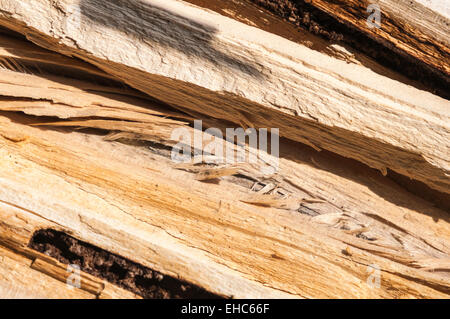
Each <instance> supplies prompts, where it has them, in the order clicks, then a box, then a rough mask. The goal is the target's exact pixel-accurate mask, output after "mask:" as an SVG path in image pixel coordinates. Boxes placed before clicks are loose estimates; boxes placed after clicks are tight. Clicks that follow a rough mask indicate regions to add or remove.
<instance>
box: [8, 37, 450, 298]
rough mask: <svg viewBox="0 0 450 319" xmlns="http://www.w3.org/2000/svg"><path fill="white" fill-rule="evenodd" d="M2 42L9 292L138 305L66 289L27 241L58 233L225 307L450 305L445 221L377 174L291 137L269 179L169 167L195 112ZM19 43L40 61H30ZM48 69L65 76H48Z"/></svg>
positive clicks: (106, 293)
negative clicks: (236, 300) (179, 131)
mask: <svg viewBox="0 0 450 319" xmlns="http://www.w3.org/2000/svg"><path fill="white" fill-rule="evenodd" d="M0 41H1V42H2V43H4V46H3V50H1V51H0V52H11V51H14V50H16V52H17V53H16V55H15V58H14V59H11V57H9V58H7V54H6V53H3V57H2V58H3V60H2V61H3V65H4V67H7V66H9V67H10V69H9V70H8V69H5V70H2V71H1V79H2V81H1V85H0V95H1V96H2V98H1V103H0V109H1V110H2V111H1V114H0V145H1V147H0V157H1V161H0V162H1V163H2V165H0V183H1V187H0V216H1V217H0V219H1V223H0V253H1V257H0V278H1V280H0V292H1V293H2V295H3V296H13V297H14V296H15V297H24V296H25V297H58V296H59V297H76V298H95V297H97V298H107V297H114V298H124V297H133V295H132V294H130V293H129V292H126V291H123V290H121V289H119V288H117V287H115V286H113V285H111V284H109V283H108V282H105V281H100V280H99V279H98V278H92V277H91V276H89V275H87V274H84V273H83V277H82V278H83V284H82V286H81V288H80V289H76V290H68V289H67V287H66V286H65V285H64V284H62V283H64V282H65V281H66V275H67V274H65V272H64V271H63V270H64V267H65V265H61V264H59V263H57V262H56V261H55V260H54V259H52V258H50V257H48V256H46V255H43V254H40V253H38V252H36V251H34V250H32V249H30V248H29V247H28V244H29V242H30V240H31V238H32V236H33V234H34V233H36V231H39V230H42V229H54V230H57V231H61V232H64V233H66V234H69V235H71V236H73V237H75V238H77V239H79V240H82V241H84V242H87V243H90V244H92V245H95V246H97V247H100V248H101V249H105V250H107V251H109V252H111V253H114V254H117V255H120V256H123V257H125V258H128V259H130V260H133V261H134V262H137V263H139V264H141V265H143V266H145V267H149V268H151V269H154V270H156V271H159V272H161V273H163V274H165V275H169V276H173V277H176V278H181V279H183V280H185V281H186V282H188V283H191V284H195V285H198V286H199V287H202V288H204V289H206V290H208V291H210V292H212V293H214V294H216V295H218V296H223V297H243V298H260V297H263V298H270V297H289V298H290V297H295V298H337V297H339V298H408V297H416V298H424V297H430V298H445V297H448V294H449V286H450V281H449V277H448V270H449V269H450V264H449V260H450V258H449V256H450V247H449V246H448V243H449V242H450V228H449V227H448V214H447V213H446V212H444V211H442V210H440V209H437V208H436V207H434V206H433V205H431V204H430V203H428V202H426V201H424V200H422V199H419V198H418V197H415V196H414V195H412V194H410V193H408V192H406V191H405V190H403V189H402V188H400V187H399V186H398V185H396V184H395V183H393V182H391V181H390V180H388V179H387V178H385V177H383V176H381V175H380V174H379V173H378V172H377V171H375V170H372V169H370V168H368V167H366V166H364V165H361V164H359V163H356V162H354V161H352V160H348V159H345V158H342V157H339V156H335V155H333V154H330V153H328V152H321V153H318V152H316V151H314V150H312V149H310V148H309V147H306V146H302V145H300V144H298V143H294V142H292V141H288V140H281V145H280V168H279V172H278V173H277V174H276V175H272V176H264V175H263V174H261V173H260V171H261V170H260V169H259V167H258V165H259V164H255V165H250V164H248V165H247V164H246V165H241V166H239V167H236V168H235V169H230V167H221V166H214V167H211V164H205V163H201V162H200V163H197V165H189V164H183V165H180V164H176V163H174V162H172V160H171V159H170V146H171V145H173V141H171V140H170V135H168V134H167V131H168V128H176V127H180V126H186V125H185V123H186V122H185V121H189V120H190V119H189V116H186V114H184V113H182V112H178V111H173V110H170V109H168V108H167V107H164V106H163V105H161V104H160V103H156V102H155V101H153V100H151V99H149V98H148V97H146V96H144V95H141V94H140V93H137V92H135V91H133V90H130V89H127V88H124V87H117V86H114V85H106V84H98V83H93V82H90V81H89V80H87V79H92V78H91V76H92V74H93V72H94V71H95V69H92V68H91V67H90V66H89V65H87V64H86V65H85V64H83V63H80V62H77V63H76V61H75V60H72V59H69V58H64V57H60V59H55V57H54V53H51V52H48V51H45V50H42V49H39V48H37V47H34V46H32V45H30V44H24V43H22V42H21V41H18V40H12V39H9V38H6V37H3V38H0ZM25 45H27V47H28V52H33V53H34V55H35V56H40V57H41V59H40V60H39V61H37V60H36V59H33V60H32V63H30V59H29V56H27V55H25V54H21V53H20V52H18V51H17V50H18V49H19V48H20V47H23V46H25ZM45 56H47V58H48V61H46V60H47V59H46V58H45ZM51 61H63V64H64V65H65V68H66V69H65V72H64V76H61V75H50V74H48V70H53V69H52V68H51V67H49V65H50V64H52V63H51ZM53 64H54V63H53ZM80 69H83V70H85V71H84V73H77V72H74V71H75V70H80ZM97 72H100V74H99V75H101V71H98V70H97ZM68 74H77V75H78V78H77V79H71V78H68V77H67V75H68ZM99 78H100V79H103V78H107V76H100V77H99ZM18 111H20V112H22V113H17V112H18ZM55 118H57V120H55ZM203 119H204V120H205V122H208V121H209V122H210V123H211V125H215V126H217V127H219V128H223V127H222V126H223V124H221V122H218V121H217V120H215V119H213V118H207V117H204V118H203ZM43 125H45V126H43ZM221 125H222V126H221ZM71 127H74V128H82V127H88V128H92V129H97V130H96V131H80V130H74V129H72V128H71ZM186 127H187V128H188V129H189V130H191V133H192V134H194V132H193V131H194V130H193V129H192V128H189V127H188V126H186ZM44 128H45V129H44ZM98 129H101V130H98ZM148 141H150V142H151V143H150V144H146V143H147V142H148ZM268 156H269V155H268ZM269 157H270V156H269ZM205 172H213V173H212V175H213V176H222V177H221V180H220V181H218V182H217V184H214V183H210V182H204V181H202V179H204V176H205V174H204V173H205ZM214 174H215V175H214ZM12 269H14V271H15V272H12ZM378 270H379V271H380V276H381V277H380V278H381V281H380V287H379V288H378V289H374V287H373V286H371V284H370V280H369V277H370V275H371V274H372V272H373V271H378ZM14 274H16V275H14ZM29 282H33V283H34V282H35V283H36V285H28V284H26V283H29ZM336 282H339V284H338V285H336ZM44 284H45V285H46V287H47V289H45V288H44V287H43V285H44ZM13 287H15V288H14V289H13ZM50 290H51V291H50Z"/></svg>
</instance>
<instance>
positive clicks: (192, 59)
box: [0, 0, 450, 193]
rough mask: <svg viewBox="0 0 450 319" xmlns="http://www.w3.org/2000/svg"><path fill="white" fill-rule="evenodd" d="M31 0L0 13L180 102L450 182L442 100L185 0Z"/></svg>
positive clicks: (30, 33) (434, 183) (430, 181)
mask: <svg viewBox="0 0 450 319" xmlns="http://www.w3.org/2000/svg"><path fill="white" fill-rule="evenodd" d="M32 2H33V5H32V6H30V5H29V2H28V1H15V0H2V1H0V5H1V8H2V10H1V11H0V23H1V24H2V25H4V26H6V27H8V28H10V29H13V30H15V31H17V32H19V33H22V34H25V35H26V36H27V38H28V39H30V40H31V41H33V42H35V43H37V44H39V45H40V46H43V47H46V48H48V49H51V50H53V51H58V52H60V53H63V54H65V55H69V56H76V57H79V58H81V59H83V60H85V61H88V62H90V63H92V64H94V65H96V66H98V67H99V68H100V69H103V70H104V71H106V72H107V73H109V74H111V75H114V76H116V77H117V78H119V79H121V80H123V81H124V82H126V83H128V84H129V85H131V86H132V87H135V88H137V89H139V90H140V91H142V92H145V93H148V94H150V95H151V96H154V97H156V98H158V99H160V100H162V101H164V102H166V103H168V104H170V105H172V106H174V107H176V108H178V109H180V110H185V111H186V112H191V113H192V114H199V113H200V114H204V115H206V116H211V117H214V118H217V119H223V120H228V121H231V122H234V123H242V125H244V126H252V127H259V128H261V127H269V128H270V127H277V128H280V134H281V135H282V136H284V137H287V138H289V139H292V140H294V141H299V142H302V143H306V144H308V145H311V146H313V147H314V148H316V149H326V150H330V151H332V152H334V153H337V154H340V155H342V156H345V157H349V158H353V159H357V160H359V161H361V162H363V163H365V164H367V165H369V166H371V167H374V168H376V169H379V170H380V171H382V172H383V173H386V172H387V169H391V170H393V171H395V172H397V173H400V174H402V175H405V176H408V177H410V178H413V179H416V180H419V181H422V182H424V183H425V184H427V185H428V186H430V187H431V188H434V189H436V190H439V191H440V192H444V193H449V192H450V187H449V184H450V178H449V172H450V167H449V162H448V154H449V151H450V150H449V145H448V143H446V141H448V140H449V135H450V134H449V132H450V131H449V126H448V123H449V114H448V107H449V103H448V101H447V100H444V99H442V98H439V97H436V96H434V95H432V94H429V93H427V92H424V91H421V90H418V89H416V88H413V87H411V86H409V85H406V84H403V83H400V82H398V81H395V80H391V79H389V78H387V77H384V76H382V75H379V74H377V73H374V72H373V71H371V70H370V68H368V67H365V66H363V65H358V64H352V63H350V64H349V63H346V62H343V61H341V60H337V59H335V58H332V57H330V56H328V55H326V54H324V53H321V52H317V51H314V50H312V49H310V48H307V47H305V46H302V45H298V44H295V43H292V42H290V41H287V40H285V39H282V38H279V37H277V36H274V35H271V34H268V33H266V32H264V31H261V30H258V29H256V28H253V27H249V26H246V25H243V24H242V23H239V22H237V21H234V20H230V19H228V18H225V17H223V16H220V15H218V14H215V13H213V12H211V11H207V10H204V9H201V8H198V7H195V6H192V5H190V4H186V3H185V2H182V1H159V0H154V1H117V2H115V3H114V4H112V3H109V2H104V1H97V0H82V1H71V0H65V1H58V2H57V3H55V2H53V1H48V0H36V1H32ZM438 39H440V37H438ZM111 43H114V46H111Z"/></svg>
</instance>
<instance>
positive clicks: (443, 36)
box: [311, 0, 450, 77]
mask: <svg viewBox="0 0 450 319" xmlns="http://www.w3.org/2000/svg"><path fill="white" fill-rule="evenodd" d="M311 4H312V5H313V6H314V7H316V8H318V9H320V10H322V11H323V12H326V13H328V14H329V15H331V16H333V17H336V18H337V19H338V20H339V21H342V22H344V23H346V24H348V25H351V26H352V27H355V28H357V29H359V30H361V31H362V32H364V33H367V34H368V35H369V36H370V37H371V38H373V39H375V40H376V41H378V42H380V43H382V44H384V45H385V46H387V47H389V48H393V49H394V50H396V51H397V52H399V53H402V54H405V55H408V56H411V57H413V58H414V59H416V60H417V61H421V62H423V63H425V64H426V65H428V66H429V67H430V68H432V69H435V70H439V71H440V72H442V73H443V74H445V75H446V76H447V77H448V76H450V42H449V39H450V21H449V20H448V17H449V16H450V14H449V10H450V9H449V6H448V1H446V0H437V1H436V0H434V1H430V0H421V1H417V0H414V1H409V0H370V1H368V0H364V1H361V0H338V1H335V0H333V1H331V0H314V1H311ZM370 4H377V5H379V7H380V9H381V13H382V18H381V24H380V26H381V27H380V28H368V27H367V23H366V21H367V17H368V16H369V13H368V12H367V8H368V7H369V5H370Z"/></svg>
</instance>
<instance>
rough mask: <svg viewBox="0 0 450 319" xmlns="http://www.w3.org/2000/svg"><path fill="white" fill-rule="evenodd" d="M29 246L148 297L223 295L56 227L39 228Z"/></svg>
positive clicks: (216, 296)
mask: <svg viewBox="0 0 450 319" xmlns="http://www.w3.org/2000/svg"><path fill="white" fill-rule="evenodd" d="M28 246H29V247H30V248H32V249H34V250H37V251H39V252H41V253H44V254H46V255H48V256H50V257H53V258H55V259H57V260H58V261H59V262H61V263H63V264H75V265H78V266H80V269H81V270H82V271H84V272H86V273H89V274H91V275H93V276H96V277H98V278H101V279H105V280H107V281H109V282H110V283H112V284H115V285H117V286H119V287H122V288H124V289H126V290H129V291H131V292H133V293H135V294H137V295H140V296H142V297H143V298H146V299H216V298H221V297H220V296H218V295H215V294H213V293H210V292H208V291H206V290H205V289H203V288H201V287H198V286H196V285H192V284H189V283H187V282H185V281H182V280H179V279H176V278H173V277H170V276H166V275H164V274H162V273H160V272H157V271H155V270H152V269H150V268H147V267H144V266H142V265H140V264H138V263H135V262H133V261H131V260H129V259H126V258H123V257H121V256H118V255H116V254H113V253H110V252H108V251H106V250H103V249H101V248H99V247H95V246H93V245H91V244H88V243H85V242H82V241H80V240H78V239H75V238H73V237H71V236H69V235H67V234H65V233H63V232H59V231H56V230H53V229H42V230H38V231H36V232H35V233H34V234H33V236H32V238H31V240H30V242H29V244H28Z"/></svg>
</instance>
